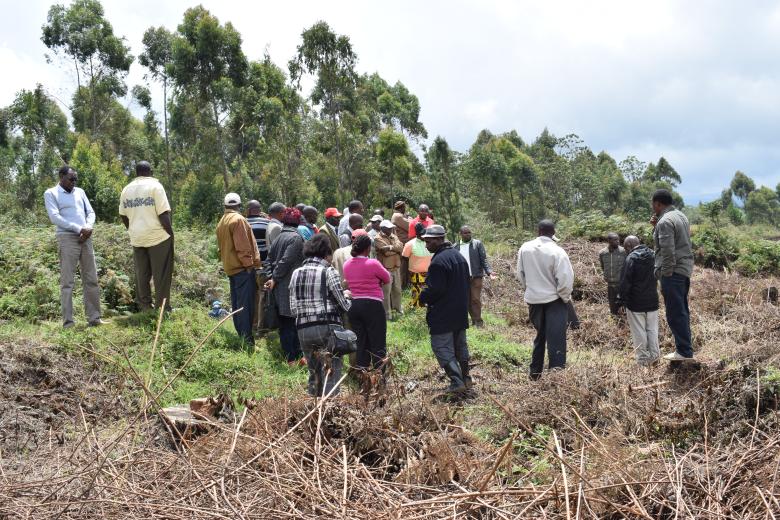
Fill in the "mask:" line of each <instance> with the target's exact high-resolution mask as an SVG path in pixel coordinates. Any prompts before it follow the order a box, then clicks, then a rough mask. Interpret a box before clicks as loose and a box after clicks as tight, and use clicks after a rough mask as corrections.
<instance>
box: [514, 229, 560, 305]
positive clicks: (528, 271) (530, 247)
mask: <svg viewBox="0 0 780 520" xmlns="http://www.w3.org/2000/svg"><path fill="white" fill-rule="evenodd" d="M515 276H516V277H517V280H518V281H519V282H520V285H522V287H523V289H525V294H524V298H525V302H526V303H529V304H541V303H549V302H552V301H555V300H557V299H558V298H560V299H561V300H563V301H564V302H568V301H569V300H570V299H571V292H572V289H573V288H574V270H573V269H572V267H571V262H570V261H569V255H567V254H566V251H564V250H563V249H562V248H561V247H560V246H559V245H558V244H556V243H555V242H554V241H553V239H552V238H550V237H546V236H540V237H537V238H535V239H534V240H529V241H528V242H526V243H525V244H523V245H522V247H521V248H520V250H519V251H518V252H517V272H516V273H515Z"/></svg>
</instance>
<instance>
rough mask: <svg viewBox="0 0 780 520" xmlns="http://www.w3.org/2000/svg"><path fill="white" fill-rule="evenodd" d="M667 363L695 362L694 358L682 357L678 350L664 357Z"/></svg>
mask: <svg viewBox="0 0 780 520" xmlns="http://www.w3.org/2000/svg"><path fill="white" fill-rule="evenodd" d="M664 359H665V360H666V361H693V358H692V357H685V356H682V355H680V353H679V352H677V351H676V350H675V351H674V352H671V353H669V354H666V355H665V356H664Z"/></svg>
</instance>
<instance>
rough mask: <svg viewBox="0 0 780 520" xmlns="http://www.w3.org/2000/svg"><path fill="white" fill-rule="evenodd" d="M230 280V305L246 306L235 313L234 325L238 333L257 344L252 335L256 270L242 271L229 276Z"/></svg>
mask: <svg viewBox="0 0 780 520" xmlns="http://www.w3.org/2000/svg"><path fill="white" fill-rule="evenodd" d="M228 279H229V280H230V306H231V307H232V309H233V310H234V311H235V310H236V309H240V308H241V307H243V308H244V310H242V311H241V312H239V313H238V314H234V315H233V326H234V327H235V328H236V332H237V333H238V335H239V336H240V337H241V338H242V339H243V340H244V341H246V342H247V343H248V344H249V345H254V344H255V337H254V336H253V335H252V318H253V317H254V315H255V291H256V290H257V287H256V285H255V272H254V270H253V271H251V272H250V271H241V272H240V273H236V274H234V275H233V276H228Z"/></svg>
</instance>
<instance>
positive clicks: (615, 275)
mask: <svg viewBox="0 0 780 520" xmlns="http://www.w3.org/2000/svg"><path fill="white" fill-rule="evenodd" d="M599 263H600V264H601V272H603V273H604V281H605V282H607V299H608V300H609V312H611V313H612V315H613V316H616V315H617V313H618V309H619V305H618V304H617V295H618V286H619V285H620V272H621V271H622V270H623V264H625V263H626V250H625V249H623V248H622V247H620V237H619V236H618V234H617V233H609V234H608V235H607V247H605V248H604V249H602V250H601V251H599Z"/></svg>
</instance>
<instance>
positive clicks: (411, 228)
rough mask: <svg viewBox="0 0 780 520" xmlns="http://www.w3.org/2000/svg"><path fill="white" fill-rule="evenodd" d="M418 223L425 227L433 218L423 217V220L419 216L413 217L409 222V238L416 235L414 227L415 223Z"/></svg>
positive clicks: (431, 222)
mask: <svg viewBox="0 0 780 520" xmlns="http://www.w3.org/2000/svg"><path fill="white" fill-rule="evenodd" d="M418 222H419V223H420V224H422V225H423V227H425V228H427V227H428V226H430V225H431V224H433V219H432V218H431V217H425V220H422V219H421V218H420V217H419V216H417V217H414V218H413V219H412V221H411V222H410V223H409V239H410V240H411V239H413V238H414V237H416V236H417V230H415V229H414V228H415V227H416V226H417V223H418Z"/></svg>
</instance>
